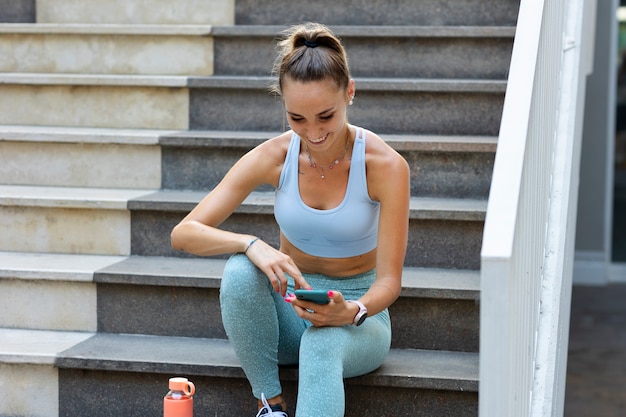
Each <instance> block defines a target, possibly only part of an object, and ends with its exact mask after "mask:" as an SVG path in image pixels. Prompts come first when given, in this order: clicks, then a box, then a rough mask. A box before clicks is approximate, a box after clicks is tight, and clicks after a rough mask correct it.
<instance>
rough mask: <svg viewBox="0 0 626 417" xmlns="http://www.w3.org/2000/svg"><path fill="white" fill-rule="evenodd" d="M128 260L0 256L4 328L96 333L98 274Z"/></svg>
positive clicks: (1, 324)
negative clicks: (106, 268) (95, 279)
mask: <svg viewBox="0 0 626 417" xmlns="http://www.w3.org/2000/svg"><path fill="white" fill-rule="evenodd" d="M124 259H125V257H121V256H96V255H76V254H50V253H21V252H0V327H6V328H23V329H45V330H69V331H96V328H97V318H96V311H97V306H96V299H97V297H96V284H94V282H93V276H94V272H95V271H97V270H99V269H102V268H104V267H106V266H109V265H112V264H115V263H118V262H121V261H122V260H124Z"/></svg>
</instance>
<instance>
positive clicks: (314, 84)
mask: <svg viewBox="0 0 626 417" xmlns="http://www.w3.org/2000/svg"><path fill="white" fill-rule="evenodd" d="M353 92H354V81H353V80H350V83H349V85H348V89H347V91H346V90H343V89H340V88H337V86H336V84H335V83H334V81H333V80H331V79H330V78H329V79H326V80H322V81H308V82H299V81H293V80H292V79H289V78H287V79H285V80H284V81H283V86H282V96H283V100H284V103H285V110H286V112H287V120H288V121H289V125H290V126H291V128H292V129H293V131H294V132H296V133H297V134H298V136H300V138H301V139H302V140H304V141H306V143H307V144H308V145H309V148H310V149H311V150H316V151H323V150H327V149H330V148H331V146H332V144H333V143H335V142H336V140H335V139H336V138H337V137H338V135H341V137H340V139H341V143H342V146H343V144H344V142H343V139H344V138H345V131H344V130H343V129H344V127H345V126H346V123H347V118H346V107H347V105H348V102H349V101H350V98H351V97H352V95H353Z"/></svg>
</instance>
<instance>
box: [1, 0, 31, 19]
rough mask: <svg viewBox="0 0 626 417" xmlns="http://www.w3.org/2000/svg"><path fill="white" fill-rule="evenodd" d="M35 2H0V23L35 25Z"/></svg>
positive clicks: (29, 0)
mask: <svg viewBox="0 0 626 417" xmlns="http://www.w3.org/2000/svg"><path fill="white" fill-rule="evenodd" d="M35 1H36V0H0V23H35V19H36V3H35Z"/></svg>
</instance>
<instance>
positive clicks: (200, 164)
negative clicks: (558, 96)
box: [0, 125, 497, 199]
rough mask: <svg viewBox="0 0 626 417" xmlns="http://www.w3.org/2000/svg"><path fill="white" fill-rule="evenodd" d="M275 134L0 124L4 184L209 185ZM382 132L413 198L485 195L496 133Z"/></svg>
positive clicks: (0, 173)
mask: <svg viewBox="0 0 626 417" xmlns="http://www.w3.org/2000/svg"><path fill="white" fill-rule="evenodd" d="M277 134H279V132H232V131H169V130H147V129H104V128H80V127H78V128H77V127H58V126H57V127H50V126H13V125H0V153H1V154H2V155H5V156H6V162H5V164H3V165H2V166H0V183H2V184H6V185H46V186H70V187H99V188H140V189H146V188H159V187H162V188H165V189H172V190H176V189H187V190H208V189H211V188H213V187H215V185H217V183H218V182H219V181H220V180H221V179H222V178H223V176H224V175H225V174H226V172H227V171H228V170H229V169H230V168H231V166H232V165H233V164H234V163H235V162H236V161H237V159H239V158H240V157H241V155H242V154H243V153H245V152H247V151H249V150H250V149H252V148H253V147H255V146H257V145H258V144H260V143H261V142H263V141H264V140H267V139H268V138H269V137H272V136H275V135H277ZM382 137H383V139H384V140H385V141H386V142H387V143H389V144H390V146H392V147H393V148H394V149H396V150H397V151H398V152H400V154H401V155H402V156H403V157H404V158H405V159H406V160H407V161H408V162H409V164H410V166H411V173H412V182H411V184H412V190H411V191H412V194H413V195H415V196H423V197H426V196H428V197H453V198H474V199H486V198H487V195H488V192H489V186H490V182H491V172H492V169H493V159H494V155H495V149H496V146H497V138H496V137H493V136H435V135H382ZM42 166H46V167H47V169H46V170H42V169H41V167H42ZM268 190H269V188H268Z"/></svg>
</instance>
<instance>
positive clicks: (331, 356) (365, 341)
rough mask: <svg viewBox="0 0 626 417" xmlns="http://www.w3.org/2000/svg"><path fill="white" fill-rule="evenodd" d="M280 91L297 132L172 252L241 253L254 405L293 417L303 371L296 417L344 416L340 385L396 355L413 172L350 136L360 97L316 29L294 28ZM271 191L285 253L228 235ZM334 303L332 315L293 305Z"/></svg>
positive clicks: (241, 322) (194, 223)
mask: <svg viewBox="0 0 626 417" xmlns="http://www.w3.org/2000/svg"><path fill="white" fill-rule="evenodd" d="M280 46H281V47H282V50H281V53H280V55H279V57H278V59H277V61H276V65H275V72H276V74H277V76H278V83H277V85H276V86H275V91H276V92H277V93H278V94H280V96H281V97H282V100H283V104H284V108H285V111H286V115H287V119H288V121H289V125H290V128H291V130H289V131H286V132H285V133H283V134H281V135H279V136H277V137H275V138H272V139H269V140H267V141H265V142H263V143H262V144H260V145H259V146H257V147H256V148H254V149H252V150H251V151H250V152H248V153H247V154H246V155H244V156H243V157H242V158H241V159H240V160H239V161H238V162H237V163H236V164H235V165H234V166H233V167H232V168H231V169H230V171H229V172H228V173H227V174H226V176H225V177H224V178H223V180H222V181H221V182H220V183H219V184H218V185H217V186H216V187H215V189H214V190H213V191H211V192H210V193H209V194H208V195H207V196H206V197H205V198H204V199H203V200H202V201H201V202H200V203H199V204H198V205H197V206H196V207H195V208H194V209H193V210H192V211H191V213H189V214H188V215H187V216H186V217H185V218H184V219H183V220H182V221H181V222H180V224H178V225H177V226H176V227H175V228H174V230H173V231H172V236H171V238H172V246H173V247H174V248H175V249H182V250H185V251H187V252H190V253H193V254H197V255H204V256H211V255H218V254H228V253H236V254H235V255H233V256H232V257H231V258H230V259H229V260H228V262H227V264H226V267H225V270H224V274H223V278H222V287H221V290H220V301H221V309H222V319H223V323H224V327H225V329H226V333H227V335H228V337H229V339H230V341H231V343H232V346H233V348H234V350H235V353H236V354H237V357H238V358H239V360H240V362H241V366H242V368H243V370H244V372H245V374H246V377H247V379H248V380H249V382H250V384H251V386H252V393H253V395H254V396H255V397H256V398H257V399H258V403H259V410H258V414H257V416H265V417H272V416H274V417H286V416H287V406H286V404H285V401H284V399H283V397H282V388H281V383H280V380H279V376H278V375H279V372H278V371H279V368H278V367H279V365H281V364H299V373H298V375H299V381H298V398H297V403H296V415H297V417H319V416H324V417H340V416H343V415H344V411H345V406H346V405H345V398H344V385H343V379H344V378H347V377H354V376H358V375H363V374H366V373H368V372H371V371H373V370H375V369H376V368H378V367H379V366H380V365H381V364H382V363H383V361H384V360H385V358H386V356H387V354H388V352H389V348H390V344H391V324H390V319H389V313H388V311H387V308H388V307H389V306H390V305H391V304H392V303H393V302H394V301H395V300H396V299H397V298H398V296H399V295H400V289H401V275H402V268H403V264H404V256H405V252H406V244H407V235H408V215H409V198H410V197H409V195H410V185H409V168H408V164H407V162H406V161H405V160H404V159H403V158H402V157H401V156H400V155H399V154H398V153H397V152H395V151H394V150H393V149H392V148H391V147H389V146H388V145H387V144H386V143H385V142H384V141H383V140H382V139H381V138H380V137H378V136H377V135H376V134H374V133H372V132H370V131H368V130H366V129H364V128H362V127H358V126H354V125H351V124H349V123H348V118H347V109H348V106H349V105H350V104H352V100H353V99H354V94H355V82H354V80H353V79H352V78H351V76H350V72H349V70H348V62H347V58H346V54H345V51H344V48H343V46H342V44H341V42H340V41H339V40H338V38H337V37H336V36H334V35H333V33H332V32H331V31H330V30H329V29H328V28H326V27H325V26H323V25H320V24H313V23H310V24H305V25H299V26H295V27H293V28H291V29H290V30H289V31H288V32H287V33H286V37H285V39H284V40H283V41H281V43H280ZM262 184H271V185H272V186H274V187H275V189H276V200H275V206H274V215H275V218H276V221H277V223H278V225H279V227H280V247H279V248H278V249H276V248H274V247H272V246H270V245H268V244H267V243H265V242H264V241H262V240H260V239H258V238H257V237H256V236H254V235H251V234H241V233H233V232H229V231H226V230H222V229H219V226H220V224H222V222H223V221H225V220H226V219H227V218H228V217H229V216H230V215H231V214H232V213H233V212H234V211H235V210H236V209H237V207H238V206H239V205H240V204H241V203H242V202H243V201H244V199H245V198H246V197H247V196H248V195H249V194H250V193H251V192H252V191H253V190H255V189H256V188H257V187H258V186H260V185H262ZM311 288H312V289H318V290H325V292H327V293H328V296H329V302H328V303H327V304H315V303H313V302H310V301H305V300H301V299H298V298H296V297H295V296H294V295H293V292H294V291H295V290H298V289H311Z"/></svg>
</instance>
